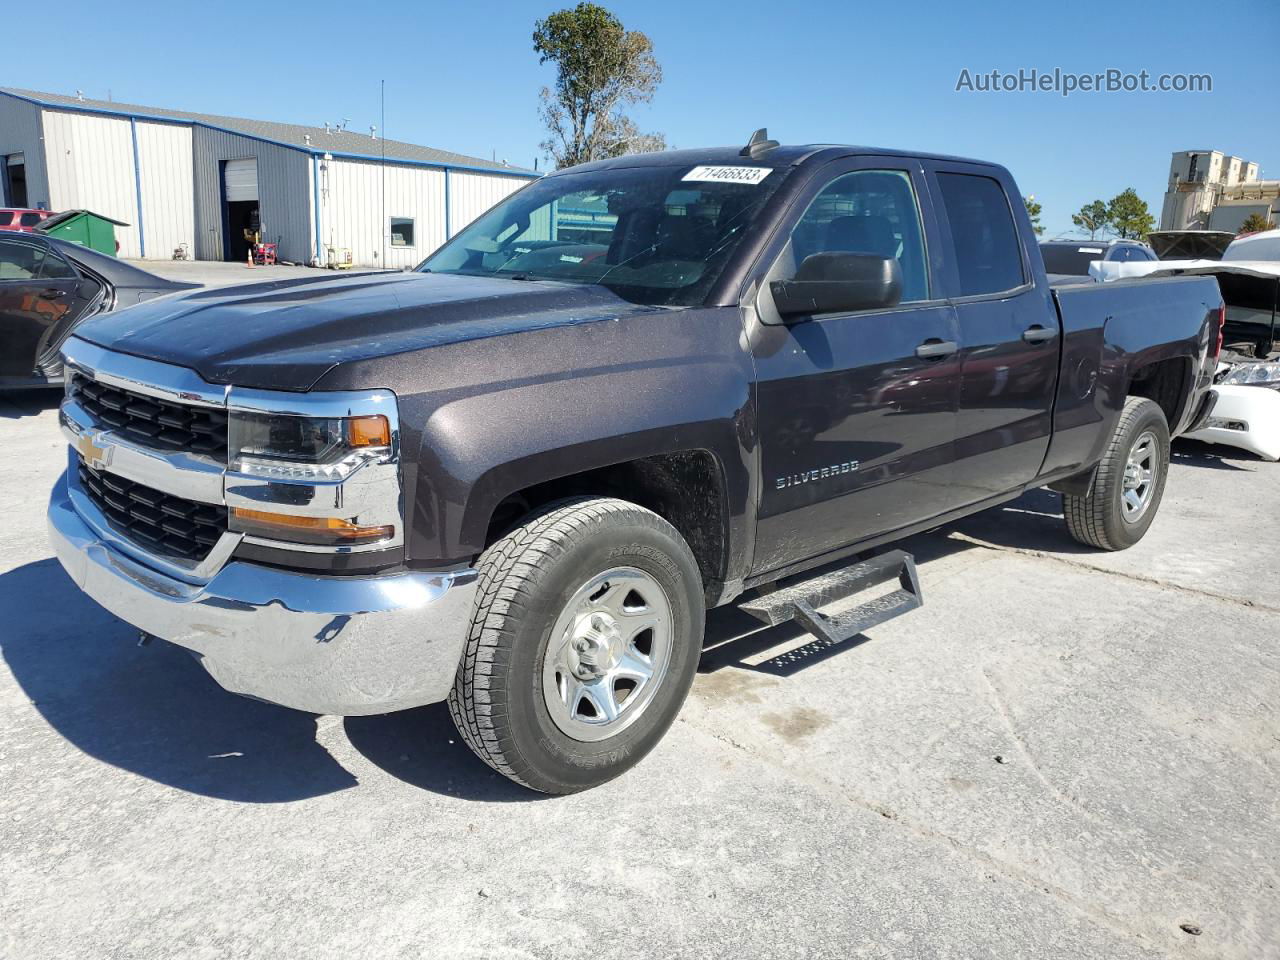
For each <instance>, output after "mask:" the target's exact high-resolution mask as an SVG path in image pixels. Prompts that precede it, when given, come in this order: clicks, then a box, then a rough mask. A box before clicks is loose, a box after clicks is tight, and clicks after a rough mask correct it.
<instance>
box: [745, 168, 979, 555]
mask: <svg viewBox="0 0 1280 960" xmlns="http://www.w3.org/2000/svg"><path fill="white" fill-rule="evenodd" d="M796 208H797V209H798V210H800V211H802V212H801V213H800V214H799V216H798V217H797V218H796V220H795V221H794V225H793V227H792V229H791V230H790V236H789V238H787V239H786V241H785V246H784V247H783V249H782V250H781V252H780V253H779V254H778V255H777V259H776V260H775V261H774V262H773V265H772V267H771V268H770V269H769V270H768V272H767V274H766V276H765V278H764V282H762V283H761V284H760V287H759V294H758V296H757V300H756V310H757V315H758V318H759V323H758V325H756V326H755V328H754V329H753V331H752V335H751V340H752V344H751V347H752V352H753V354H754V357H755V363H756V376H757V411H758V413H757V417H758V423H759V431H760V455H761V491H760V498H759V512H758V525H757V532H756V554H755V563H754V564H753V571H752V572H753V574H763V573H768V572H771V571H775V570H779V569H782V568H784V567H787V566H788V565H790V564H793V563H798V562H801V561H804V560H807V559H810V558H814V557H817V556H820V555H823V554H827V553H833V552H836V551H839V550H840V548H842V547H845V546H848V545H850V544H852V543H855V542H859V541H864V540H867V539H870V538H872V537H875V536H877V535H879V534H885V533H889V532H891V531H893V530H897V529H900V528H902V527H905V526H907V525H909V524H912V523H915V522H917V521H921V520H925V519H928V518H930V517H934V516H937V515H938V514H941V513H944V512H945V511H946V510H948V509H950V508H952V507H954V506H957V505H958V501H959V500H962V499H963V498H961V497H958V496H957V494H956V492H955V490H954V488H953V487H952V479H953V473H954V463H955V439H956V427H957V415H958V414H957V411H958V407H959V397H960V366H959V363H958V361H957V354H958V346H959V331H958V328H957V324H956V316H955V311H954V310H953V309H952V307H951V305H950V304H949V303H948V302H947V301H946V300H945V299H944V298H943V294H942V286H941V283H940V279H939V277H938V276H937V275H936V274H937V273H938V268H939V266H940V265H939V264H938V263H936V262H931V260H930V251H937V250H940V249H941V246H942V245H941V243H940V242H939V238H938V237H936V236H935V235H934V231H935V226H934V223H935V221H934V218H933V216H932V211H931V208H930V206H929V197H928V193H927V190H926V189H925V186H924V177H923V170H922V168H921V167H920V165H919V164H918V163H916V162H914V161H910V160H904V159H901V158H876V157H866V158H860V159H858V160H847V161H838V162H837V163H836V164H834V165H833V166H832V167H830V168H827V171H824V173H822V174H820V175H819V177H818V178H817V179H816V181H815V184H814V185H812V186H811V187H810V189H809V190H808V191H806V193H805V194H803V195H802V196H801V197H800V198H799V199H798V200H797V206H796ZM835 251H846V252H856V253H872V254H877V255H880V256H883V257H893V258H895V259H896V260H897V261H898V263H899V265H900V267H901V269H902V276H903V295H902V301H901V302H900V303H899V304H898V305H897V306H895V307H891V308H887V309H876V310H868V311H862V312H856V313H849V314H824V315H814V316H807V317H791V318H788V319H787V320H786V321H785V322H784V321H783V320H782V318H781V317H779V316H778V314H777V312H776V310H775V309H774V308H773V304H772V295H771V293H770V291H769V282H770V281H772V280H776V279H789V278H791V277H793V276H794V275H795V271H796V268H797V267H798V266H799V264H800V263H801V262H802V261H803V260H804V258H805V257H807V256H809V255H811V254H815V253H823V252H835Z"/></svg>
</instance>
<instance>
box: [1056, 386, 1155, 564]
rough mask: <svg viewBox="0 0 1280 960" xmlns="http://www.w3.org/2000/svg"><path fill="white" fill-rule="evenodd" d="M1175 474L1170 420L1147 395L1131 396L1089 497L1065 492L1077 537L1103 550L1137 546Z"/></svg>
mask: <svg viewBox="0 0 1280 960" xmlns="http://www.w3.org/2000/svg"><path fill="white" fill-rule="evenodd" d="M1168 473H1169V424H1168V423H1167V422H1166V420H1165V416H1164V411H1163V410H1161V409H1160V406H1159V405H1158V404H1156V403H1155V402H1154V401H1152V400H1148V399H1146V398H1145V397H1130V398H1129V399H1127V400H1126V401H1125V405H1124V410H1123V412H1122V413H1121V414H1120V420H1119V422H1118V423H1117V424H1116V431H1115V434H1114V435H1113V436H1112V438H1111V442H1110V444H1108V446H1107V451H1106V453H1105V454H1103V457H1102V460H1101V462H1100V463H1099V464H1098V473H1097V476H1096V478H1095V479H1094V483H1093V489H1092V490H1091V491H1090V492H1089V493H1088V495H1086V496H1082V497H1077V496H1071V495H1069V494H1065V495H1063V498H1062V506H1063V515H1064V516H1065V518H1066V521H1067V529H1068V531H1070V533H1071V536H1073V537H1075V539H1077V540H1079V541H1080V542H1081V543H1083V544H1087V545H1088V546H1091V547H1097V548H1099V549H1101V550H1124V549H1126V548H1128V547H1131V546H1133V545H1134V544H1135V543H1137V542H1138V541H1139V540H1141V539H1142V537H1143V535H1144V534H1145V533H1146V532H1147V529H1148V528H1149V527H1150V526H1151V523H1152V521H1153V520H1154V519H1155V516H1156V512H1157V511H1158V510H1159V509H1160V500H1161V499H1162V498H1163V496H1164V484H1165V478H1166V477H1167V476H1168Z"/></svg>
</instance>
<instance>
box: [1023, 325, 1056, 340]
mask: <svg viewBox="0 0 1280 960" xmlns="http://www.w3.org/2000/svg"><path fill="white" fill-rule="evenodd" d="M1057 335H1058V331H1057V330H1054V329H1053V328H1052V327H1042V326H1040V324H1038V323H1036V324H1033V325H1032V326H1030V327H1027V329H1025V330H1023V331H1022V339H1023V340H1025V341H1027V343H1044V342H1045V341H1046V340H1052V339H1053V338H1054V337H1056V336H1057Z"/></svg>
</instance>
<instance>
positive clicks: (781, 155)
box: [547, 143, 998, 177]
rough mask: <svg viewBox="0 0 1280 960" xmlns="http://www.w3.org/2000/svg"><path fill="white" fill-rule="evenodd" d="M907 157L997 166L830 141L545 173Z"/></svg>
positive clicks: (619, 160) (687, 153)
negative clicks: (750, 152)
mask: <svg viewBox="0 0 1280 960" xmlns="http://www.w3.org/2000/svg"><path fill="white" fill-rule="evenodd" d="M848 156H870V157H910V158H912V159H915V160H943V161H947V162H951V163H972V164H978V165H980V166H984V167H997V166H998V164H994V163H991V162H990V161H987V160H972V159H969V158H967V157H952V156H947V155H946V154H940V153H918V152H915V151H911V150H893V149H888V148H885V147H858V146H842V145H840V144H831V143H810V144H790V145H786V144H783V145H779V146H776V147H770V148H768V149H765V150H760V151H758V152H757V153H756V154H755V156H748V155H744V153H743V148H742V147H703V148H699V149H694V150H662V151H659V152H656V153H629V154H627V155H626V156H622V157H613V158H612V159H609V160H595V161H593V162H591V163H583V164H579V165H578V166H576V167H565V168H563V169H560V170H556V171H554V172H553V173H549V174H547V176H550V177H556V176H561V175H563V174H566V173H584V172H590V171H595V170H612V169H623V168H633V167H681V166H686V167H687V166H702V165H715V166H757V167H759V166H765V167H771V168H774V169H779V168H782V167H798V166H800V165H802V164H814V165H817V164H821V163H826V162H827V161H829V160H834V159H836V158H838V157H848Z"/></svg>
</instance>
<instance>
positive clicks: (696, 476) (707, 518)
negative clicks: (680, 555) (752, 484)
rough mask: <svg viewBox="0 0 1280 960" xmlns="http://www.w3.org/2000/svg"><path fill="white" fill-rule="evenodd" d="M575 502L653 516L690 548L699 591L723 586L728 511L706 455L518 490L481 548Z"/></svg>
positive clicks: (652, 460)
mask: <svg viewBox="0 0 1280 960" xmlns="http://www.w3.org/2000/svg"><path fill="white" fill-rule="evenodd" d="M575 496H609V497H617V498H618V499H620V500H629V501H631V502H632V503H635V504H638V505H640V506H642V507H645V508H646V509H648V510H652V511H653V512H654V513H656V514H658V516H660V517H662V518H663V519H664V520H666V521H667V522H668V523H669V524H671V525H672V526H673V527H675V528H676V529H677V530H679V531H680V535H681V536H682V537H684V539H685V542H686V543H688V544H689V549H690V550H692V551H693V556H694V558H695V559H696V560H697V561H698V570H699V571H700V572H701V574H702V583H703V586H704V589H706V590H707V591H708V592H711V591H712V589H713V587H717V588H718V585H719V584H720V583H721V582H722V581H723V578H724V575H725V572H724V571H725V559H726V554H725V546H726V536H725V529H726V526H727V521H728V507H727V503H726V496H725V487H724V480H723V477H722V476H721V472H720V466H719V464H718V463H717V461H716V458H715V457H714V456H712V455H711V454H710V453H709V452H708V451H706V450H690V451H686V452H682V453H670V454H663V455H661V456H655V457H644V458H642V459H640V460H631V461H628V462H626V463H617V464H614V465H612V466H608V467H601V468H599V469H596V470H587V471H585V472H583V473H575V474H570V475H569V476H566V477H558V478H556V479H555V480H548V481H546V482H545V483H539V484H536V485H534V486H532V487H527V488H525V489H524V490H518V491H516V492H515V493H512V494H511V495H509V496H507V497H505V498H504V499H503V500H502V502H501V503H499V504H498V505H497V506H496V507H495V508H494V510H493V515H492V517H491V518H490V520H489V529H488V532H487V533H486V535H485V546H486V547H487V546H489V544H491V543H493V542H494V541H495V540H497V539H498V538H499V537H501V536H502V535H503V534H504V533H505V532H506V531H507V530H509V529H510V528H511V527H512V526H513V525H514V524H515V523H517V522H518V521H519V520H520V518H521V517H523V516H524V515H525V514H526V513H528V512H529V511H530V510H532V509H534V508H536V507H540V506H542V505H543V504H546V503H551V502H552V501H555V500H560V499H563V498H564V497H575Z"/></svg>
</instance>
